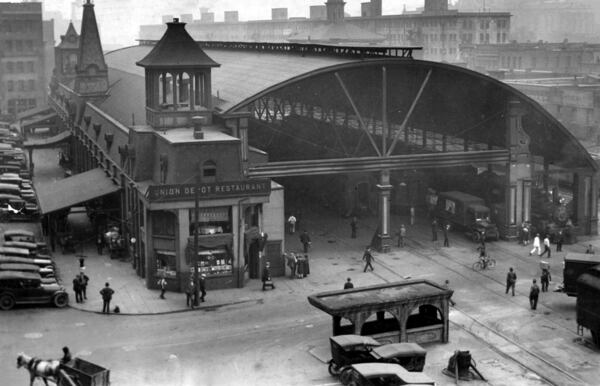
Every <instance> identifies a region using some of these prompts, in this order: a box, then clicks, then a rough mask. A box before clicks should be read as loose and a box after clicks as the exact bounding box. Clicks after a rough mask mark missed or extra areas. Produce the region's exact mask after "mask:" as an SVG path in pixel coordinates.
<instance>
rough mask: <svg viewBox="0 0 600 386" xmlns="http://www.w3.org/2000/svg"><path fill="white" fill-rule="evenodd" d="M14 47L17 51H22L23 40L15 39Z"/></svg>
mask: <svg viewBox="0 0 600 386" xmlns="http://www.w3.org/2000/svg"><path fill="white" fill-rule="evenodd" d="M15 49H16V51H17V52H23V41H22V40H15Z"/></svg>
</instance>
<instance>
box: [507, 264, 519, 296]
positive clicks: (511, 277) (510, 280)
mask: <svg viewBox="0 0 600 386" xmlns="http://www.w3.org/2000/svg"><path fill="white" fill-rule="evenodd" d="M516 283H517V274H516V273H515V271H513V269H512V267H510V268H509V269H508V273H507V274H506V293H507V294H508V291H509V290H510V289H512V296H515V284H516Z"/></svg>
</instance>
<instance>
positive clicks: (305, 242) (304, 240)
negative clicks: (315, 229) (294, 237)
mask: <svg viewBox="0 0 600 386" xmlns="http://www.w3.org/2000/svg"><path fill="white" fill-rule="evenodd" d="M300 242H301V243H302V246H303V247H304V253H308V248H309V247H310V245H311V241H310V236H309V235H308V232H307V231H306V229H305V230H304V231H303V232H302V234H301V235H300Z"/></svg>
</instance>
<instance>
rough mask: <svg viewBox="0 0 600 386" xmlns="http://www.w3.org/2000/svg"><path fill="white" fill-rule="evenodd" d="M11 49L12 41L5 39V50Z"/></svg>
mask: <svg viewBox="0 0 600 386" xmlns="http://www.w3.org/2000/svg"><path fill="white" fill-rule="evenodd" d="M12 50H13V41H12V40H7V41H6V52H12Z"/></svg>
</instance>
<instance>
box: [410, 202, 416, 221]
mask: <svg viewBox="0 0 600 386" xmlns="http://www.w3.org/2000/svg"><path fill="white" fill-rule="evenodd" d="M410 225H415V207H414V206H412V205H411V207H410Z"/></svg>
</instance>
